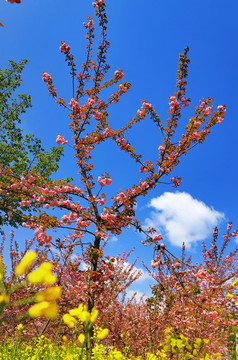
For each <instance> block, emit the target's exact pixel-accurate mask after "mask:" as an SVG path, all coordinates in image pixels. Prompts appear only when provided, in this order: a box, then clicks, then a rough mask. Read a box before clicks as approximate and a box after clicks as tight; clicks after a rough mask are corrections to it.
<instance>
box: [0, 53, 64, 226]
mask: <svg viewBox="0 0 238 360" xmlns="http://www.w3.org/2000/svg"><path fill="white" fill-rule="evenodd" d="M26 63H27V60H22V61H20V62H19V63H16V62H14V61H9V67H8V68H7V69H5V70H4V71H2V70H1V69H0V167H1V169H3V170H4V169H6V168H10V169H11V170H12V171H13V173H14V176H16V177H19V176H21V175H22V174H23V173H29V172H30V171H32V170H34V171H37V172H38V173H40V174H41V176H43V177H44V178H45V179H49V178H50V176H51V174H52V173H53V172H55V171H57V170H58V162H59V160H60V157H61V155H62V154H63V147H62V146H55V147H52V148H51V149H50V150H49V151H45V150H44V149H43V148H42V145H41V140H39V139H37V138H36V137H35V136H34V135H32V134H26V135H25V134H23V131H22V129H21V128H20V127H19V126H20V124H21V119H20V116H21V114H23V113H25V112H26V109H27V108H29V107H31V97H30V95H26V94H18V95H17V97H14V96H15V91H16V89H17V88H18V87H19V86H20V84H21V82H22V80H21V73H22V70H23V68H24V65H25V64H26ZM6 181H7V178H6ZM18 203H19V198H18V197H17V196H15V197H11V199H10V198H7V197H6V195H5V196H4V195H0V226H2V225H4V224H6V225H11V226H14V227H17V226H18V225H19V224H21V223H22V211H20V210H18V211H17V212H14V213H12V214H11V216H10V217H9V216H8V213H9V206H10V207H12V208H13V209H15V208H17V207H18V206H17V205H18Z"/></svg>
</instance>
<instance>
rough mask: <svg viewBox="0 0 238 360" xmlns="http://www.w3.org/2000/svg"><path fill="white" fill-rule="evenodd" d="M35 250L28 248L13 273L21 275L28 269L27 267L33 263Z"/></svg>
mask: <svg viewBox="0 0 238 360" xmlns="http://www.w3.org/2000/svg"><path fill="white" fill-rule="evenodd" d="M36 257H37V255H36V252H35V251H33V250H29V251H28V252H27V253H26V254H25V255H24V256H23V258H22V259H21V261H20V262H19V264H18V265H17V266H16V268H15V273H16V274H17V275H22V274H24V272H25V271H26V270H27V269H28V267H29V266H30V265H31V264H32V263H33V261H34V260H35V259H36Z"/></svg>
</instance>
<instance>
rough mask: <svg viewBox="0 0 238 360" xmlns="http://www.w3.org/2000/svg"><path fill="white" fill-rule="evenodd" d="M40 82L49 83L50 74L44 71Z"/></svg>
mask: <svg viewBox="0 0 238 360" xmlns="http://www.w3.org/2000/svg"><path fill="white" fill-rule="evenodd" d="M42 80H43V81H44V82H49V81H51V80H52V77H51V75H50V74H47V73H46V72H45V71H43V73H42Z"/></svg>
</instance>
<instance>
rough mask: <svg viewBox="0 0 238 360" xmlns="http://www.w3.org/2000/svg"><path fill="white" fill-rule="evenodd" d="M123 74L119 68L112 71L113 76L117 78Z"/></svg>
mask: <svg viewBox="0 0 238 360" xmlns="http://www.w3.org/2000/svg"><path fill="white" fill-rule="evenodd" d="M123 76H124V74H123V72H121V71H119V70H116V71H115V72H114V77H115V78H117V79H122V78H123Z"/></svg>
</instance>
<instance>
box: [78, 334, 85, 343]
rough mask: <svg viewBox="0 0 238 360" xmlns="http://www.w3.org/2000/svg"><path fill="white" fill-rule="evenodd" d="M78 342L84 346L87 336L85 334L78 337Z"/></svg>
mask: <svg viewBox="0 0 238 360" xmlns="http://www.w3.org/2000/svg"><path fill="white" fill-rule="evenodd" d="M78 341H79V342H80V343H81V344H83V343H84V341H85V335H84V334H79V336H78Z"/></svg>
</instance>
